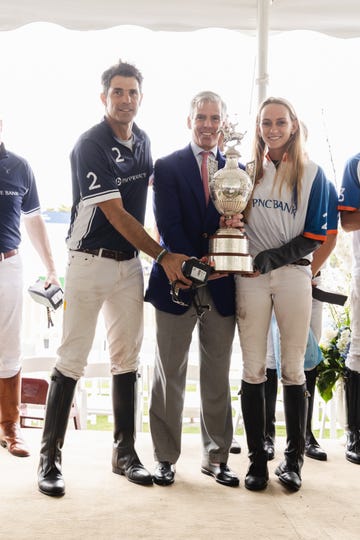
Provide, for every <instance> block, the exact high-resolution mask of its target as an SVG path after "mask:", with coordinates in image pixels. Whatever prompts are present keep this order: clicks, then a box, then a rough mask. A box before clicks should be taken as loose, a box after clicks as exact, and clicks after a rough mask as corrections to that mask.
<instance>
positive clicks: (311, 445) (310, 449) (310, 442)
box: [305, 368, 327, 461]
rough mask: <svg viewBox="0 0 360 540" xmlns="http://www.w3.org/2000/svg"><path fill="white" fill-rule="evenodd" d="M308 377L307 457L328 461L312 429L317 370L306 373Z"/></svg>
mask: <svg viewBox="0 0 360 540" xmlns="http://www.w3.org/2000/svg"><path fill="white" fill-rule="evenodd" d="M305 377H306V388H307V391H308V392H309V394H310V395H309V401H308V413H307V420H306V434H305V456H307V457H310V458H313V459H317V460H319V461H326V460H327V454H326V452H325V450H323V449H322V448H321V446H320V444H319V443H318V442H317V440H316V439H315V437H314V434H313V432H312V429H311V421H312V415H313V410H314V394H315V384H316V377H317V369H316V368H314V369H310V370H308V371H305Z"/></svg>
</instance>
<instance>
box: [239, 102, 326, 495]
mask: <svg viewBox="0 0 360 540" xmlns="http://www.w3.org/2000/svg"><path fill="white" fill-rule="evenodd" d="M254 158H255V164H256V167H255V186H254V191H253V193H252V197H251V199H250V202H249V205H248V207H247V209H246V212H245V215H246V224H245V229H246V233H247V235H248V238H249V249H250V253H251V255H252V257H253V258H254V270H255V273H254V274H253V277H252V278H249V277H246V276H237V277H236V300H237V323H238V329H239V335H240V342H241V347H242V354H243V377H242V379H243V380H242V387H241V403H242V411H243V418H244V425H245V430H246V437H247V444H248V450H249V459H250V467H249V470H248V472H247V475H246V478H245V486H246V487H247V488H248V489H250V490H261V489H264V488H265V487H266V486H267V482H268V468H267V454H266V451H265V449H264V442H265V436H264V431H265V396H264V385H265V381H266V350H267V335H268V330H269V325H270V320H271V314H272V310H274V313H275V316H276V319H277V323H278V326H279V332H280V340H281V372H282V379H281V380H282V384H283V387H284V408H285V421H286V429H287V447H286V450H285V459H284V461H283V462H282V463H281V464H280V465H279V467H278V468H277V469H276V471H275V474H276V475H277V476H278V477H279V480H280V481H281V482H282V483H283V484H284V485H285V486H286V487H287V488H289V489H290V490H298V489H299V488H300V487H301V468H302V464H303V456H304V446H305V425H306V414H307V392H306V384H305V376H304V354H305V350H306V343H307V338H308V333H309V325H310V317H311V302H312V296H311V260H312V252H313V251H314V250H315V249H316V248H317V247H318V246H319V245H321V243H322V242H324V241H325V239H326V212H327V204H328V186H327V180H326V177H325V175H324V173H323V171H322V170H321V168H320V167H319V166H318V165H316V164H315V163H314V162H312V161H311V160H310V159H309V158H308V157H307V156H306V154H305V152H304V148H303V137H302V133H301V126H300V123H299V120H298V117H297V115H296V113H295V111H294V108H293V107H292V105H291V104H290V103H289V102H288V101H286V100H285V99H283V98H268V99H266V100H265V101H264V102H263V103H262V104H261V106H260V108H259V112H258V115H257V119H256V134H255V141H254Z"/></svg>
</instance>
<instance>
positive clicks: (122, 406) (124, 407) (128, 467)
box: [112, 372, 153, 485]
mask: <svg viewBox="0 0 360 540" xmlns="http://www.w3.org/2000/svg"><path fill="white" fill-rule="evenodd" d="M112 399H113V410H114V447H113V455H112V470H113V472H114V473H116V474H122V475H124V476H126V478H127V479H128V480H130V482H135V484H141V485H149V484H152V482H153V480H152V475H151V474H150V473H149V472H148V471H147V470H146V469H145V467H144V466H143V465H142V463H141V462H140V459H139V457H138V455H137V453H136V451H135V448H134V444H135V415H136V401H137V372H131V373H124V374H121V375H114V376H113V378H112Z"/></svg>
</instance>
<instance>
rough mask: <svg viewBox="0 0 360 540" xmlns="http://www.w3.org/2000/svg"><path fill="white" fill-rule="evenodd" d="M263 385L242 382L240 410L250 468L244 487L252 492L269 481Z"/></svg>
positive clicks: (264, 486)
mask: <svg viewBox="0 0 360 540" xmlns="http://www.w3.org/2000/svg"><path fill="white" fill-rule="evenodd" d="M264 386H265V385H264V383H261V384H249V383H247V382H245V381H242V385H241V408H242V414H243V420H244V426H245V431H246V440H247V445H248V450H249V453H248V456H249V460H250V466H249V469H248V472H247V474H246V477H245V487H246V488H247V489H250V490H252V491H260V490H261V489H265V488H266V486H267V483H268V479H269V472H268V468H267V453H266V452H265V448H264V444H265V392H264Z"/></svg>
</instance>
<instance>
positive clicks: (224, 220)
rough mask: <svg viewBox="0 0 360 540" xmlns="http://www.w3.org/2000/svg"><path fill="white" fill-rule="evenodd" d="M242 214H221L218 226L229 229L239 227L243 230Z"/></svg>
mask: <svg viewBox="0 0 360 540" xmlns="http://www.w3.org/2000/svg"><path fill="white" fill-rule="evenodd" d="M243 219H244V216H243V214H234V215H233V216H231V217H226V216H221V218H220V228H224V227H229V228H231V229H239V230H240V231H244V227H245V226H244V221H243Z"/></svg>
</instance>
